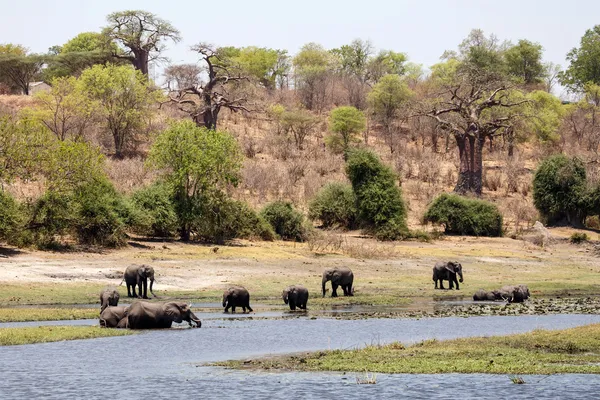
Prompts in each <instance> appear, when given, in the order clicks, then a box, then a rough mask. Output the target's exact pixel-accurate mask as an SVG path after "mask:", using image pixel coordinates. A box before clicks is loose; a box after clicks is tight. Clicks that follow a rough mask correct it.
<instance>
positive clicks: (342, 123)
mask: <svg viewBox="0 0 600 400" xmlns="http://www.w3.org/2000/svg"><path fill="white" fill-rule="evenodd" d="M366 121H367V120H366V118H365V115H364V113H363V112H362V111H360V110H357V109H356V108H354V107H351V106H343V107H338V108H336V109H334V110H332V111H331V114H330V115H329V129H330V130H331V132H333V133H334V134H336V135H338V137H339V140H338V139H330V140H329V141H328V145H329V146H331V145H332V144H333V143H334V142H335V143H337V144H338V145H340V144H341V146H342V148H343V149H344V150H346V149H348V148H349V146H350V145H351V144H352V143H354V142H357V141H358V139H357V138H356V135H357V134H358V133H360V132H362V131H363V130H364V129H365V127H366V126H367V123H366Z"/></svg>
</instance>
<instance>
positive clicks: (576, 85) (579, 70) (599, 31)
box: [560, 25, 600, 91]
mask: <svg viewBox="0 0 600 400" xmlns="http://www.w3.org/2000/svg"><path fill="white" fill-rule="evenodd" d="M567 60H569V62H570V65H569V67H568V68H567V70H566V71H564V72H563V73H562V74H561V75H560V80H561V83H562V84H563V85H565V86H567V87H569V88H570V89H572V90H577V91H580V90H583V88H584V86H585V85H586V84H588V83H593V84H596V85H600V25H596V26H594V27H593V28H592V29H588V30H587V31H586V32H585V34H584V35H583V37H582V38H581V43H580V45H579V48H573V49H572V50H571V51H570V52H569V53H568V54H567Z"/></svg>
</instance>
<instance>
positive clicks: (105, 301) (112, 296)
mask: <svg viewBox="0 0 600 400" xmlns="http://www.w3.org/2000/svg"><path fill="white" fill-rule="evenodd" d="M117 305H119V292H117V289H116V288H114V287H107V288H105V289H104V290H102V291H101V292H100V313H102V311H104V309H105V308H106V307H108V306H117Z"/></svg>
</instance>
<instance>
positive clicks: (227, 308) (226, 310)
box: [225, 304, 231, 312]
mask: <svg viewBox="0 0 600 400" xmlns="http://www.w3.org/2000/svg"><path fill="white" fill-rule="evenodd" d="M230 307H231V306H230V305H229V304H227V306H226V307H225V312H229V308H230Z"/></svg>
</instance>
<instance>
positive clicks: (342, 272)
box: [321, 267, 354, 297]
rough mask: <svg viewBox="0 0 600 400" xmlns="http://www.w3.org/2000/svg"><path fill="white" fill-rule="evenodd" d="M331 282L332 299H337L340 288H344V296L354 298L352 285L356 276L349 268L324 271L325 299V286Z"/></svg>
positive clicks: (323, 290)
mask: <svg viewBox="0 0 600 400" xmlns="http://www.w3.org/2000/svg"><path fill="white" fill-rule="evenodd" d="M327 281H331V297H337V288H338V286H341V287H342V290H343V291H344V296H354V289H353V288H352V283H353V282H354V274H353V273H352V270H351V269H350V268H348V267H333V268H328V269H326V270H325V271H323V279H322V280H321V286H322V293H323V297H325V292H326V290H325V284H326V283H327Z"/></svg>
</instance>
